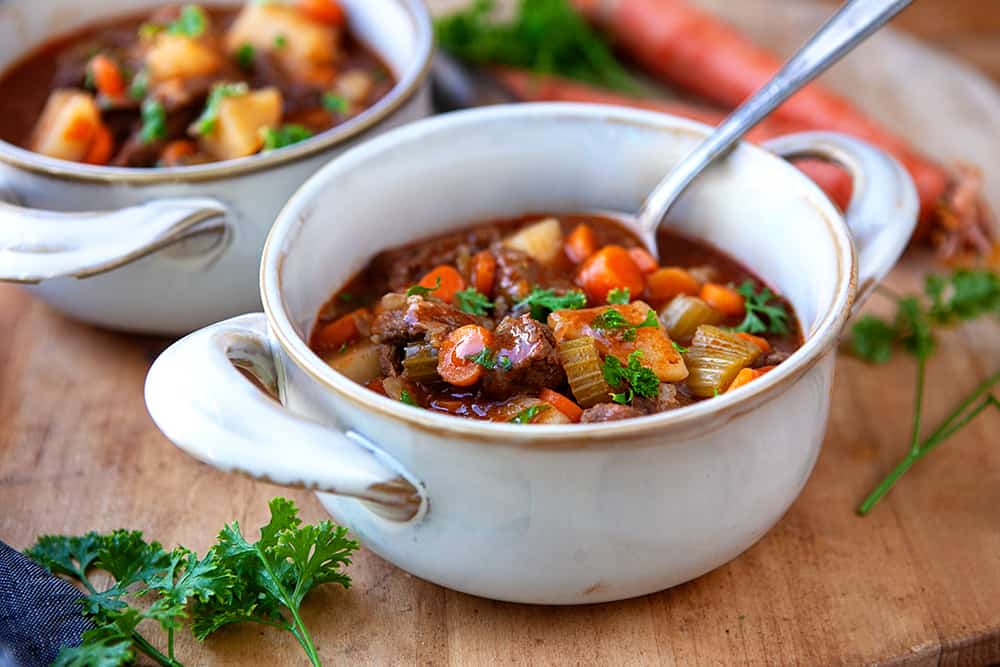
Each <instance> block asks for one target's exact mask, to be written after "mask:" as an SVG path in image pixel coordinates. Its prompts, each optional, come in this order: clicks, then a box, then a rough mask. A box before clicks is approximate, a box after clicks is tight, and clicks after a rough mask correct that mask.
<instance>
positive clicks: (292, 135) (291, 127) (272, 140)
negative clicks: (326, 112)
mask: <svg viewBox="0 0 1000 667" xmlns="http://www.w3.org/2000/svg"><path fill="white" fill-rule="evenodd" d="M261 134H262V135H263V137H264V150H265V151H273V150H277V149H279V148H284V147H286V146H291V145H292V144H297V143H299V142H300V141H305V140H306V139H311V138H312V136H313V133H312V132H311V131H310V130H309V128H307V127H304V126H302V125H296V124H295V123H289V124H287V125H282V126H281V127H277V128H270V127H267V128H264V129H263V130H261Z"/></svg>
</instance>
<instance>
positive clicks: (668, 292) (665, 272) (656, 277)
mask: <svg viewBox="0 0 1000 667" xmlns="http://www.w3.org/2000/svg"><path fill="white" fill-rule="evenodd" d="M700 290H701V283H699V282H698V279H697V278H695V277H694V276H692V275H691V274H690V273H688V272H687V271H685V270H684V269H682V268H679V267H676V266H668V267H666V268H663V269H657V270H656V271H654V272H653V273H651V274H649V276H647V277H646V291H647V293H648V294H649V299H650V301H669V300H670V299H673V298H674V297H675V296H678V295H680V294H686V295H688V296H697V294H698V292H699V291H700Z"/></svg>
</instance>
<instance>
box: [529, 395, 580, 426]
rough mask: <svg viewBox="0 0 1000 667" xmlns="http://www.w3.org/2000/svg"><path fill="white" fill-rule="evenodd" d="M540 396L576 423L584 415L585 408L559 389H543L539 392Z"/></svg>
mask: <svg viewBox="0 0 1000 667" xmlns="http://www.w3.org/2000/svg"><path fill="white" fill-rule="evenodd" d="M538 398H539V399H541V400H543V401H545V402H546V403H548V404H549V405H551V406H552V407H554V408H555V409H556V410H558V411H559V412H561V413H563V414H564V415H566V416H567V417H569V420H570V421H571V422H573V423H574V424H575V423H576V422H578V421H580V417H582V416H583V408H581V407H580V406H579V405H577V404H576V403H574V402H573V401H571V400H569V399H568V398H566V397H565V396H563V395H562V394H560V393H559V392H557V391H552V390H551V389H542V391H541V392H540V393H539V394H538Z"/></svg>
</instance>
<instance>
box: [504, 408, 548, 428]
mask: <svg viewBox="0 0 1000 667" xmlns="http://www.w3.org/2000/svg"><path fill="white" fill-rule="evenodd" d="M548 409H549V406H547V405H532V406H530V407H527V408H525V409H524V410H521V411H520V412H518V413H517V414H516V415H514V418H513V419H511V420H510V423H512V424H530V423H531V422H533V421H535V417H537V416H538V415H540V414H541V413H543V412H545V411H546V410H548Z"/></svg>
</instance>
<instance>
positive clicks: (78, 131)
mask: <svg viewBox="0 0 1000 667" xmlns="http://www.w3.org/2000/svg"><path fill="white" fill-rule="evenodd" d="M95 132H97V126H96V125H94V123H93V121H91V120H90V119H89V118H82V117H80V116H77V117H76V118H73V119H72V120H71V121H70V122H69V124H68V125H67V126H66V129H65V130H63V138H64V139H65V140H66V141H74V142H76V141H79V142H84V141H92V140H93V138H94V133H95Z"/></svg>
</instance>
